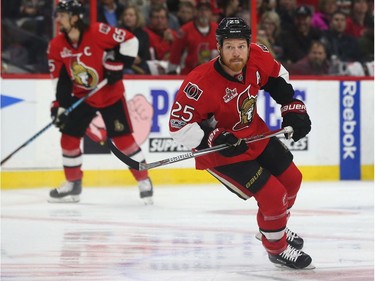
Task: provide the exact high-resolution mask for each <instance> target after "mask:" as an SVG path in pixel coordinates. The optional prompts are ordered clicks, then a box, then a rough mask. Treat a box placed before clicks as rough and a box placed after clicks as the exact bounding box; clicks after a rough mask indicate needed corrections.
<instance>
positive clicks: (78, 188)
mask: <svg viewBox="0 0 375 281" xmlns="http://www.w3.org/2000/svg"><path fill="white" fill-rule="evenodd" d="M81 192H82V180H76V181H67V182H65V183H63V184H62V185H61V186H60V187H58V188H55V189H53V190H51V191H50V193H49V199H48V202H50V203H77V202H79V200H80V198H79V195H80V194H81Z"/></svg>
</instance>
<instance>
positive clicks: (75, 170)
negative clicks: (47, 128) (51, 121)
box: [60, 134, 83, 181]
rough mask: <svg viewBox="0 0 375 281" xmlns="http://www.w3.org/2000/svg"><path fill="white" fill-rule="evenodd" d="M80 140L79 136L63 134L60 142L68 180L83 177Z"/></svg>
mask: <svg viewBox="0 0 375 281" xmlns="http://www.w3.org/2000/svg"><path fill="white" fill-rule="evenodd" d="M80 141H81V139H80V138H77V137H72V136H69V135H65V134H62V135H61V140H60V144H61V148H62V153H63V166H64V174H65V178H66V179H67V180H68V181H76V180H80V179H82V177H83V172H82V170H81V166H82V152H81V149H80Z"/></svg>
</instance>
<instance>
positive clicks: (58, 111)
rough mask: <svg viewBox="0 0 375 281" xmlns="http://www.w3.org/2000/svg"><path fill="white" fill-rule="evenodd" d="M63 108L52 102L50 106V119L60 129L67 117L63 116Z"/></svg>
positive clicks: (56, 102)
mask: <svg viewBox="0 0 375 281" xmlns="http://www.w3.org/2000/svg"><path fill="white" fill-rule="evenodd" d="M65 110H66V109H65V108H63V107H61V106H60V104H59V102H58V101H53V102H52V104H51V118H52V123H53V124H54V125H55V126H56V127H57V128H60V129H62V128H63V127H64V126H65V123H66V121H67V120H68V116H67V115H65V114H63V113H64V112H65Z"/></svg>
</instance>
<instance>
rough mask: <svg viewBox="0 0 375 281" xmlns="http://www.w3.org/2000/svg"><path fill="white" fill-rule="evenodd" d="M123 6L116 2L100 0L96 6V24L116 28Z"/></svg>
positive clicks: (113, 0) (114, 0)
mask: <svg viewBox="0 0 375 281" xmlns="http://www.w3.org/2000/svg"><path fill="white" fill-rule="evenodd" d="M123 11H124V6H123V5H122V4H120V3H118V1H116V0H101V1H100V4H99V5H98V22H104V23H107V24H109V25H111V26H118V24H119V21H120V18H121V15H122V13H123Z"/></svg>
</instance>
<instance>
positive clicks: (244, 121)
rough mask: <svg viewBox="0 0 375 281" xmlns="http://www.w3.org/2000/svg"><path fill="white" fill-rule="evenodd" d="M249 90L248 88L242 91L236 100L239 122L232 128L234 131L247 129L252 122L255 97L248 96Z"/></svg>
mask: <svg viewBox="0 0 375 281" xmlns="http://www.w3.org/2000/svg"><path fill="white" fill-rule="evenodd" d="M249 89H250V87H248V88H247V89H246V90H245V91H243V92H242V93H241V94H240V95H239V97H238V99H237V107H238V112H239V117H240V121H239V122H238V123H236V125H234V126H233V130H235V131H238V130H241V129H243V128H245V127H248V126H249V125H250V123H251V121H252V120H253V116H254V109H255V105H256V97H254V96H251V95H250V93H249Z"/></svg>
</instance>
